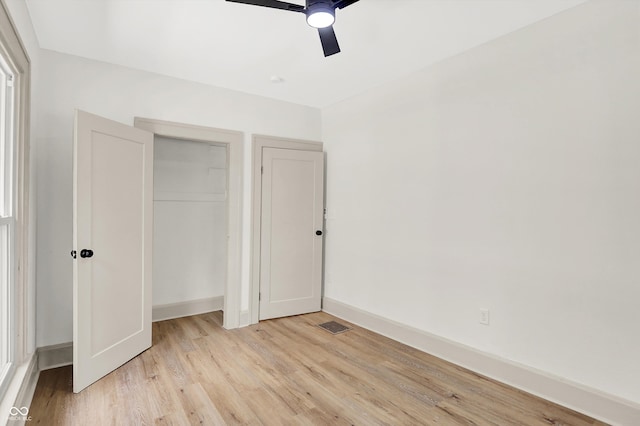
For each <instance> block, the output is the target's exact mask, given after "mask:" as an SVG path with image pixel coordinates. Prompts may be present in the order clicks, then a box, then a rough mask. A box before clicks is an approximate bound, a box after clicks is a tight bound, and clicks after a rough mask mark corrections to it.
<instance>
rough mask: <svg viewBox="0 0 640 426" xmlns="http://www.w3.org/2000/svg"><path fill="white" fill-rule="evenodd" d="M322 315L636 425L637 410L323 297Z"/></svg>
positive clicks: (639, 418) (639, 414)
mask: <svg viewBox="0 0 640 426" xmlns="http://www.w3.org/2000/svg"><path fill="white" fill-rule="evenodd" d="M322 307H323V308H322V310H323V311H325V312H327V313H329V314H331V315H335V316H336V317H339V318H342V319H344V320H346V321H349V322H352V323H354V324H357V325H359V326H361V327H364V328H366V329H369V330H371V331H374V332H376V333H378V334H382V335H383V336H386V337H389V338H391V339H394V340H397V341H399V342H402V343H404V344H406V345H409V346H412V347H414V348H416V349H420V350H422V351H424V352H427V353H429V354H432V355H435V356H437V357H439V358H442V359H444V360H446V361H449V362H452V363H454V364H457V365H459V366H461V367H464V368H468V369H469V370H472V371H474V372H477V373H480V374H483V375H485V376H487V377H490V378H492V379H495V380H498V381H500V382H503V383H506V384H508V385H511V386H513V387H516V388H518V389H521V390H524V391H525V392H529V393H531V394H534V395H536V396H539V397H541V398H544V399H546V400H549V401H552V402H555V403H557V404H560V405H563V406H565V407H568V408H571V409H572V410H575V411H578V412H581V413H584V414H586V415H588V416H591V417H594V418H596V419H599V420H602V421H604V422H607V423H610V424H613V425H640V405H639V404H636V403H634V402H632V401H627V400H624V399H622V398H619V397H616V396H614V395H609V394H606V393H604V392H601V391H599V390H597V389H592V388H589V387H587V386H584V385H581V384H578V383H574V382H571V381H569V380H566V379H563V378H561V377H557V376H554V375H552V374H549V373H545V372H543V371H540V370H536V369H534V368H531V367H528V366H526V365H522V364H518V363H516V362H513V361H510V360H507V359H503V358H500V357H497V356H494V355H491V354H489V353H486V352H482V351H479V350H477V349H474V348H472V347H470V346H466V345H462V344H460V343H456V342H454V341H451V340H447V339H445V338H442V337H439V336H436V335H434V334H430V333H427V332H425V331H422V330H419V329H417V328H413V327H410V326H407V325H404V324H401V323H398V322H395V321H392V320H389V319H386V318H383V317H381V316H378V315H375V314H372V313H370V312H367V311H364V310H361V309H359V308H356V307H354V306H351V305H347V304H345V303H342V302H338V301H337V300H334V299H331V298H328V297H325V298H324V299H323V303H322Z"/></svg>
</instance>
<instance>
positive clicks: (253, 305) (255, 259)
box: [243, 135, 326, 325]
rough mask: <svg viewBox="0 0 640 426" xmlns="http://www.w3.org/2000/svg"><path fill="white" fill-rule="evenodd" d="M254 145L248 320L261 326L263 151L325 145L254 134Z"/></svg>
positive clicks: (303, 149)
mask: <svg viewBox="0 0 640 426" xmlns="http://www.w3.org/2000/svg"><path fill="white" fill-rule="evenodd" d="M251 145H252V153H253V156H252V158H253V162H252V167H251V174H252V176H251V206H252V208H251V242H250V247H251V253H250V259H251V260H250V268H251V271H250V278H249V312H248V318H246V320H248V322H249V324H257V323H258V322H259V321H260V320H259V318H260V301H259V294H260V260H261V259H260V235H261V232H262V229H261V226H262V149H263V148H281V149H292V150H298V151H317V152H322V148H323V145H322V142H316V141H307V140H301V139H289V138H280V137H276V136H265V135H253V138H252V142H251ZM325 163H326V162H325ZM243 319H244V318H243ZM243 325H244V324H243Z"/></svg>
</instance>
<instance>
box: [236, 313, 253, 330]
mask: <svg viewBox="0 0 640 426" xmlns="http://www.w3.org/2000/svg"><path fill="white" fill-rule="evenodd" d="M249 314H250V312H249V311H248V310H247V311H241V312H240V321H239V327H246V326H248V325H251V315H249Z"/></svg>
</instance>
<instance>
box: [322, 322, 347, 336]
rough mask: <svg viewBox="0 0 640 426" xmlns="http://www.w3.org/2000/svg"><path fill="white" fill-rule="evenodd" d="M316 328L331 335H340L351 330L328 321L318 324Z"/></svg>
mask: <svg viewBox="0 0 640 426" xmlns="http://www.w3.org/2000/svg"><path fill="white" fill-rule="evenodd" d="M318 327H320V328H323V329H325V330H327V331H328V332H329V333H331V334H340V333H344V332H345V331H349V330H351V328H350V327H347V326H346V325H342V324H340V323H339V322H336V321H329V322H325V323H323V324H318Z"/></svg>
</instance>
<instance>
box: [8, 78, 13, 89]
mask: <svg viewBox="0 0 640 426" xmlns="http://www.w3.org/2000/svg"><path fill="white" fill-rule="evenodd" d="M7 87H13V76H12V75H9V76H7Z"/></svg>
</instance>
